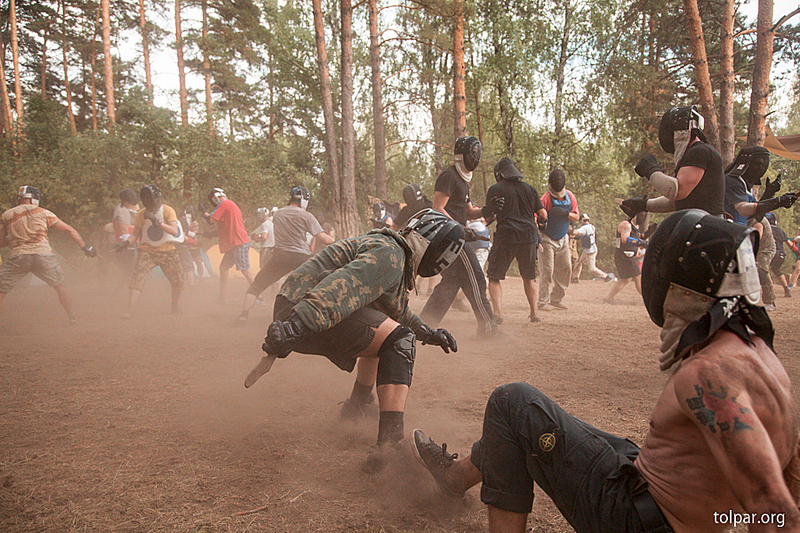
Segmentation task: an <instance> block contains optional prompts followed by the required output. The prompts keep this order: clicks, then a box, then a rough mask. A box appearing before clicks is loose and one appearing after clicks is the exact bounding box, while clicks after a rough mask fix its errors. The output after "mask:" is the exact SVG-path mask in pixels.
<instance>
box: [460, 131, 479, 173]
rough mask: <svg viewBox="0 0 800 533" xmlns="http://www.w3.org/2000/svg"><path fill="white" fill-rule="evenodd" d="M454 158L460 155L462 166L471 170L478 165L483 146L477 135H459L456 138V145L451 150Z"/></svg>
mask: <svg viewBox="0 0 800 533" xmlns="http://www.w3.org/2000/svg"><path fill="white" fill-rule="evenodd" d="M453 152H454V153H455V156H456V160H458V157H459V156H461V159H462V161H463V162H464V168H466V169H467V171H469V172H472V171H473V170H475V169H476V168H477V167H478V163H480V162H481V155H482V154H483V147H482V146H481V142H480V141H479V140H478V138H477V137H475V136H473V135H470V136H469V137H459V138H458V139H456V146H455V149H454V150H453Z"/></svg>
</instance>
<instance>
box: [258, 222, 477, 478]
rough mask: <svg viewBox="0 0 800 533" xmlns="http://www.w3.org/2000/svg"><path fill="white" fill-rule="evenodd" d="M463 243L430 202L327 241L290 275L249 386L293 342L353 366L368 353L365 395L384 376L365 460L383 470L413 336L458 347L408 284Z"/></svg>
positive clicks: (359, 388)
mask: <svg viewBox="0 0 800 533" xmlns="http://www.w3.org/2000/svg"><path fill="white" fill-rule="evenodd" d="M463 246H464V229H463V227H462V226H461V225H459V224H458V223H456V222H454V221H453V220H451V219H449V218H448V217H446V216H445V215H443V214H441V213H439V212H437V211H435V210H433V209H428V210H425V211H422V212H421V213H419V214H418V215H416V216H415V217H414V218H412V219H411V220H410V221H409V223H408V225H407V227H406V228H404V229H403V230H402V232H401V233H397V232H395V231H393V230H391V229H389V228H379V229H375V230H371V231H369V232H368V233H366V234H364V235H361V236H358V237H352V238H349V239H344V240H341V241H338V242H336V243H334V244H331V245H330V246H328V247H327V248H325V249H323V250H322V251H321V252H319V253H318V254H317V255H315V256H314V257H312V258H311V259H309V260H308V261H306V262H305V263H303V264H302V265H301V266H300V267H299V268H297V269H296V270H295V271H294V272H292V273H291V274H290V275H289V276H288V277H287V278H286V281H285V282H284V284H283V286H282V287H281V290H280V293H279V294H278V296H277V298H276V299H275V310H274V313H273V317H274V319H275V321H274V322H272V324H270V326H269V328H268V329H267V337H266V339H265V342H264V345H263V347H262V348H263V350H264V351H265V352H267V354H269V355H268V356H267V357H264V358H263V359H262V362H261V363H260V364H259V365H258V366H257V367H256V368H255V369H254V370H253V372H252V373H251V375H250V376H248V379H247V380H246V381H245V386H250V385H252V384H253V382H254V381H255V380H256V379H258V377H259V376H261V375H263V374H264V373H265V372H266V371H267V370H269V368H270V366H271V364H272V362H273V361H274V360H275V358H276V357H280V358H282V357H286V356H287V355H289V353H291V352H292V351H296V352H299V353H305V354H315V355H322V356H324V357H326V358H327V359H329V360H330V361H331V362H332V363H334V364H335V365H336V366H338V367H339V368H340V369H342V370H345V371H347V372H352V371H353V369H354V368H355V366H356V360H359V361H361V360H362V359H364V358H366V359H369V360H370V361H371V362H372V364H371V365H367V366H368V367H371V369H372V372H371V373H370V372H367V371H363V372H362V369H361V368H359V373H358V376H357V381H356V385H355V386H354V389H353V396H355V397H358V398H362V399H364V400H365V401H366V400H367V398H369V397H371V395H372V387H373V385H377V387H376V389H377V393H378V404H379V406H380V420H379V423H378V446H377V447H376V449H375V451H374V453H372V454H371V455H370V456H369V458H368V462H367V464H366V465H365V470H367V471H373V472H374V471H377V470H378V469H380V468H381V467H382V466H383V459H384V458H385V455H386V453H387V452H388V450H390V449H391V447H392V446H394V445H396V444H397V443H398V442H399V441H400V440H402V438H403V412H404V410H405V402H406V397H407V395H408V388H409V386H410V385H411V377H412V369H413V365H414V357H415V353H416V339H419V340H420V341H422V343H423V344H433V345H436V346H440V347H441V348H442V349H443V350H444V351H445V352H449V351H450V350H453V351H456V349H457V346H456V342H455V339H453V337H452V336H451V335H450V334H449V333H448V332H447V331H445V330H443V329H436V330H431V329H430V328H429V327H428V326H426V325H425V323H424V322H423V321H422V319H421V318H420V317H418V316H417V315H416V314H414V313H413V312H412V311H411V309H410V308H409V305H408V293H409V291H410V290H411V289H412V288H413V287H414V279H415V277H416V276H417V275H420V276H422V277H429V276H434V275H436V274H438V273H439V272H440V271H442V270H443V269H446V268H447V266H448V265H450V264H451V263H453V262H454V261H455V260H456V258H457V257H458V253H459V252H460V250H461V248H463ZM360 358H361V359H360ZM359 380H368V381H367V382H363V381H359Z"/></svg>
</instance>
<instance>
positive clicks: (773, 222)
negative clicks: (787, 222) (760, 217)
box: [764, 211, 778, 244]
mask: <svg viewBox="0 0 800 533" xmlns="http://www.w3.org/2000/svg"><path fill="white" fill-rule="evenodd" d="M764 218H766V219H767V220H769V223H770V225H772V226H777V225H778V215H776V214H775V213H773V212H772V211H770V212H769V213H767V214H766V215H764ZM776 244H777V241H776Z"/></svg>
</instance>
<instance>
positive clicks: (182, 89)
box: [175, 0, 189, 128]
mask: <svg viewBox="0 0 800 533" xmlns="http://www.w3.org/2000/svg"><path fill="white" fill-rule="evenodd" d="M175 50H176V51H177V52H178V91H179V93H178V94H179V96H180V100H181V126H183V127H184V128H187V127H188V126H189V93H188V92H187V91H186V63H185V62H184V60H183V36H182V33H181V0H175Z"/></svg>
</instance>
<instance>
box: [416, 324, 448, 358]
mask: <svg viewBox="0 0 800 533" xmlns="http://www.w3.org/2000/svg"><path fill="white" fill-rule="evenodd" d="M416 334H417V338H418V339H419V340H420V342H421V343H422V344H431V345H433V346H439V347H440V348H441V349H442V350H444V353H450V350H453V351H454V352H457V351H458V346H457V345H456V340H455V339H454V338H453V336H452V335H450V333H448V332H447V330H446V329H442V328H439V329H431V328H429V327H428V326H426V325H424V324H423V325H422V327H421V328H419V329H418V330H417V333H416Z"/></svg>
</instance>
